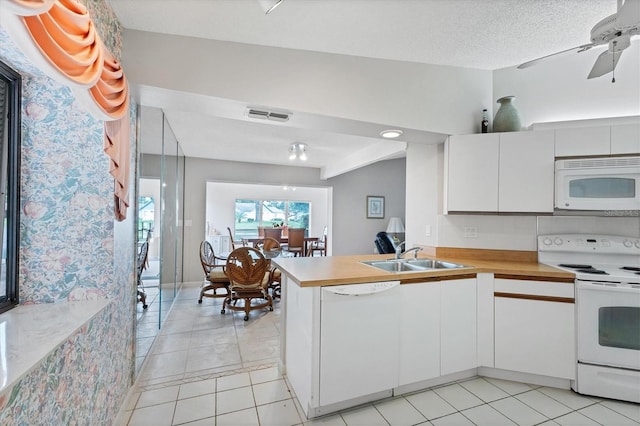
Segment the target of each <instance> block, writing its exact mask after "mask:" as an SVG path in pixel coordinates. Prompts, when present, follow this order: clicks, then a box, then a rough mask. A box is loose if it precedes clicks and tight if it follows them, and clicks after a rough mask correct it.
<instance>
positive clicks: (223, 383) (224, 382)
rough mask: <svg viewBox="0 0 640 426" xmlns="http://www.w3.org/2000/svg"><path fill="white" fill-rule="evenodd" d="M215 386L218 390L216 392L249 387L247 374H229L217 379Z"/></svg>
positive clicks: (249, 382)
mask: <svg viewBox="0 0 640 426" xmlns="http://www.w3.org/2000/svg"><path fill="white" fill-rule="evenodd" d="M216 386H217V388H218V392H221V391H226V390H230V389H236V388H243V387H245V386H251V381H250V380H249V373H239V374H231V375H229V376H222V377H218V379H217V383H216Z"/></svg>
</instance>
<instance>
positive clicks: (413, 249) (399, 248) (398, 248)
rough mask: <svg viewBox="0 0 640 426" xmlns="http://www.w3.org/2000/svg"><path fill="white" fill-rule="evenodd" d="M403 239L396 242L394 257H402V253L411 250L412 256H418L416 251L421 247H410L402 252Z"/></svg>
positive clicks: (415, 257)
mask: <svg viewBox="0 0 640 426" xmlns="http://www.w3.org/2000/svg"><path fill="white" fill-rule="evenodd" d="M404 243H405V242H404V241H403V242H401V243H400V244H398V245H397V246H396V259H402V258H403V257H404V255H406V254H407V253H411V252H413V258H414V259H417V258H418V252H419V251H420V250H422V247H411V248H410V249H409V250H407V251H405V252H404V253H402V247H404Z"/></svg>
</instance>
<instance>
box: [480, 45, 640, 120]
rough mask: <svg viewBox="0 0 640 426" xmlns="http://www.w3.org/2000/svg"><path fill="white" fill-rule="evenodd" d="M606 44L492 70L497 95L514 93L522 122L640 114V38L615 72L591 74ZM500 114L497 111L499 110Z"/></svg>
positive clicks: (624, 56) (630, 48) (626, 53)
mask: <svg viewBox="0 0 640 426" xmlns="http://www.w3.org/2000/svg"><path fill="white" fill-rule="evenodd" d="M600 53H602V49H592V50H590V51H587V52H582V53H573V54H568V55H564V56H559V57H555V58H550V59H548V60H546V61H540V62H539V63H538V64H537V65H535V66H533V67H531V68H526V69H523V70H518V69H516V68H515V67H512V68H505V69H501V70H496V71H494V73H493V99H494V100H495V99H498V98H500V97H501V96H505V95H515V96H516V100H515V102H514V104H515V106H516V108H517V109H518V111H519V112H520V117H521V119H522V125H523V126H524V127H528V126H530V125H531V124H533V123H539V122H549V121H551V122H553V121H567V120H583V119H591V118H601V117H619V116H628V115H638V114H640V43H638V42H635V43H632V45H631V47H629V48H627V49H626V50H625V51H624V53H623V54H622V56H621V58H620V61H619V62H618V66H617V67H616V71H615V75H616V82H615V83H611V74H607V75H604V76H602V77H598V78H594V79H591V80H587V75H588V74H589V71H591V67H592V66H593V63H594V62H595V60H596V57H597V56H598V55H599V54H600ZM494 115H495V111H494Z"/></svg>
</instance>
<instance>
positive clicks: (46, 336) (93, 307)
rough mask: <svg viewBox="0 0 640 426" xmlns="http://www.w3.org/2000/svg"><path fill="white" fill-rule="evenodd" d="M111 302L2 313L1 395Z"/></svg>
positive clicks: (32, 307) (26, 307) (53, 305)
mask: <svg viewBox="0 0 640 426" xmlns="http://www.w3.org/2000/svg"><path fill="white" fill-rule="evenodd" d="M109 303H110V301H109V300H107V299H101V300H91V301H81V302H62V303H44V304H37V305H20V306H18V307H16V308H14V309H11V310H10V311H8V312H5V313H3V314H0V393H2V392H4V391H5V390H6V389H7V388H8V387H9V386H11V385H13V384H14V383H15V382H16V381H17V380H19V379H20V378H21V377H22V376H23V375H25V374H26V373H27V372H29V370H31V368H33V367H35V366H36V365H37V364H38V363H39V362H40V361H41V360H43V359H44V358H45V357H46V356H47V355H48V354H49V353H51V352H52V351H53V350H54V349H56V348H57V347H58V346H60V345H61V344H62V343H63V342H64V341H65V340H66V339H67V338H68V337H69V336H70V335H71V334H73V332H74V331H76V330H78V329H79V328H80V327H82V326H83V325H84V324H86V323H87V321H89V320H90V319H91V318H92V317H93V316H95V315H96V314H97V313H98V312H100V311H101V310H102V309H104V307H105V306H107V305H108V304H109Z"/></svg>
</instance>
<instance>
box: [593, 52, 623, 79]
mask: <svg viewBox="0 0 640 426" xmlns="http://www.w3.org/2000/svg"><path fill="white" fill-rule="evenodd" d="M620 55H622V51H618V52H612V51H610V50H605V51H604V52H602V53H601V54H600V56H598V59H596V63H595V64H593V68H591V72H590V73H589V75H588V76H587V78H596V77H600V76H602V75H605V74H607V73H610V72H611V71H613V69H614V68H615V67H616V65H617V64H618V60H620Z"/></svg>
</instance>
